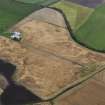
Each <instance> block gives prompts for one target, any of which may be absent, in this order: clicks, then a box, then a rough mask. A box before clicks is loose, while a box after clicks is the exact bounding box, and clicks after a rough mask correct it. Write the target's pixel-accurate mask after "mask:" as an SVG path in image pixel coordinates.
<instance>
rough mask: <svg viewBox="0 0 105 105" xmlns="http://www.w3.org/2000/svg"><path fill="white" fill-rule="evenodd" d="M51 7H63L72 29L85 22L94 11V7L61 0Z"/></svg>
mask: <svg viewBox="0 0 105 105" xmlns="http://www.w3.org/2000/svg"><path fill="white" fill-rule="evenodd" d="M51 7H56V8H58V9H61V10H62V11H63V12H64V13H65V15H66V17H67V19H68V21H69V23H70V25H71V27H72V29H74V30H76V29H77V28H78V27H79V26H80V25H81V24H83V22H85V20H86V19H87V18H88V17H89V15H90V14H91V13H92V12H93V9H90V8H87V7H84V6H80V5H78V4H74V3H72V2H67V1H60V2H58V3H56V4H54V5H52V6H51Z"/></svg>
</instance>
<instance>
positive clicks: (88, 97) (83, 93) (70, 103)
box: [54, 80, 105, 105]
mask: <svg viewBox="0 0 105 105" xmlns="http://www.w3.org/2000/svg"><path fill="white" fill-rule="evenodd" d="M104 93H105V85H102V84H100V83H98V82H97V81H95V80H90V82H89V83H87V84H86V85H85V86H83V87H82V88H80V89H78V90H77V91H75V92H74V93H72V94H69V92H67V95H66V94H65V95H64V96H63V97H61V98H59V99H58V100H56V101H55V104H54V105H105V94H104Z"/></svg>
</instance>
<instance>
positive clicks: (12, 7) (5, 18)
mask: <svg viewBox="0 0 105 105" xmlns="http://www.w3.org/2000/svg"><path fill="white" fill-rule="evenodd" d="M37 8H38V7H37V6H35V5H29V4H24V3H19V2H16V1H15V0H14V1H13V0H0V34H1V33H2V32H4V31H6V30H7V29H8V28H10V27H11V26H12V25H14V24H16V23H17V22H18V21H19V20H21V19H22V18H24V17H25V16H27V15H28V14H29V13H31V12H32V11H34V10H35V9H37Z"/></svg>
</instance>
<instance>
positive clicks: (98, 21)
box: [75, 5, 105, 51]
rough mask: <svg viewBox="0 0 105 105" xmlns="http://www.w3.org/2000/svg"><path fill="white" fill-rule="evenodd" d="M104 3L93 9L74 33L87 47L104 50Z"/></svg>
mask: <svg viewBox="0 0 105 105" xmlns="http://www.w3.org/2000/svg"><path fill="white" fill-rule="evenodd" d="M104 28H105V5H102V6H100V7H98V8H96V9H95V11H94V12H93V14H92V15H91V16H90V17H89V19H88V20H87V21H86V23H84V24H83V25H82V26H81V27H80V28H79V29H78V30H77V32H76V33H75V35H76V36H75V38H76V39H77V40H78V41H79V42H81V43H83V44H85V45H86V46H87V47H89V48H92V49H95V50H98V51H105V29H104Z"/></svg>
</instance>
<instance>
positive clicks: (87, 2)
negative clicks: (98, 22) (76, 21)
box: [67, 0, 105, 8]
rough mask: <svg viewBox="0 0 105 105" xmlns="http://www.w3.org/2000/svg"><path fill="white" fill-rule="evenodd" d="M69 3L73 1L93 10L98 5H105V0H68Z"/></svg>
mask: <svg viewBox="0 0 105 105" xmlns="http://www.w3.org/2000/svg"><path fill="white" fill-rule="evenodd" d="M67 1H72V2H74V3H77V4H80V5H83V6H87V7H91V8H95V7H97V6H98V5H100V4H103V3H105V0H67Z"/></svg>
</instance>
